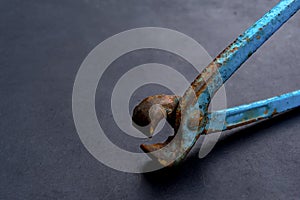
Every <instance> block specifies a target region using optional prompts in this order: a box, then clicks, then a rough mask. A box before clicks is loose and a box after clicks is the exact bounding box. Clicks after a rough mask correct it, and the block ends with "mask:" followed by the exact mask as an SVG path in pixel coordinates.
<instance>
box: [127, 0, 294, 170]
mask: <svg viewBox="0 0 300 200" xmlns="http://www.w3.org/2000/svg"><path fill="white" fill-rule="evenodd" d="M299 8H300V0H282V1H280V2H279V3H278V4H277V5H276V6H275V7H274V8H272V9H271V10H270V11H269V12H267V13H266V14H265V15H264V16H263V17H262V18H260V19H259V20H258V21H257V22H256V23H254V24H253V25H252V26H251V27H250V28H248V29H247V30H246V31H245V32H244V33H243V34H241V35H240V36H239V37H238V38H237V39H236V40H235V41H234V42H233V43H231V44H230V45H229V46H228V47H226V48H225V49H224V51H222V52H221V53H220V54H219V55H218V56H217V57H216V58H215V59H214V60H213V61H212V62H211V63H210V64H209V65H208V66H207V67H206V68H205V69H204V70H203V71H202V72H201V73H200V74H199V75H198V76H197V77H196V79H195V80H194V81H193V82H192V83H191V85H190V87H189V88H188V89H187V90H186V92H185V93H184V95H183V96H182V97H179V96H172V95H155V96H151V97H148V98H146V99H144V100H143V101H142V102H141V103H140V104H139V105H137V106H136V107H135V109H134V111H133V116H132V119H133V121H134V122H135V123H136V124H137V125H139V126H147V127H149V132H150V134H152V133H153V131H154V129H155V128H156V126H157V124H158V123H159V121H160V120H162V119H163V118H166V120H167V121H168V123H169V124H170V125H171V126H172V127H173V129H174V134H173V135H172V136H170V137H169V138H168V139H167V140H166V141H165V142H163V143H157V144H142V145H141V148H142V150H143V151H144V152H146V153H149V155H150V156H151V157H153V158H154V159H156V160H157V161H159V162H160V163H161V164H162V165H164V166H170V165H174V164H177V163H179V162H181V161H182V160H183V159H184V158H185V157H186V155H187V154H188V153H189V152H190V150H191V148H192V147H193V146H194V144H195V142H196V141H197V139H198V138H199V136H200V135H206V134H210V133H213V132H218V131H224V130H228V129H232V128H236V127H239V126H242V125H246V124H251V123H254V122H257V121H259V120H263V119H267V118H271V117H273V116H275V115H278V114H280V113H283V112H286V111H288V110H291V109H294V108H296V107H299V106H300V90H298V91H294V92H291V93H287V94H283V95H280V96H276V97H273V98H270V99H266V100H261V101H258V102H254V103H250V104H247V105H242V106H238V107H233V108H229V109H225V110H220V111H213V112H209V110H208V107H209V104H210V102H211V99H212V98H213V96H214V95H215V93H216V92H217V91H218V89H219V88H220V87H221V86H222V85H223V84H224V83H225V82H226V81H227V80H228V79H229V78H230V77H231V76H232V74H234V72H236V70H237V69H238V68H239V67H240V66H241V65H242V64H243V63H244V62H245V61H246V60H247V59H248V58H249V57H250V56H251V55H252V54H253V53H255V51H256V50H257V49H258V48H259V47H260V46H261V45H262V44H263V43H264V42H265V41H267V40H268V39H269V38H270V37H271V36H272V34H273V33H275V32H276V31H277V30H278V29H279V28H280V27H281V26H282V25H283V24H284V23H285V22H286V21H287V20H289V19H290V18H291V17H292V16H293V15H294V14H295V13H296V12H297V11H298V10H299Z"/></svg>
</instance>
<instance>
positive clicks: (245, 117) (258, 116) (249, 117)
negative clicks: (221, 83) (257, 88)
mask: <svg viewBox="0 0 300 200" xmlns="http://www.w3.org/2000/svg"><path fill="white" fill-rule="evenodd" d="M297 107H300V90H297V91H294V92H291V93H287V94H283V95H280V96H276V97H272V98H270V99H266V100H261V101H257V102H254V103H250V104H246V105H242V106H237V107H233V108H229V109H225V110H219V111H216V112H213V113H211V114H209V115H208V119H209V120H208V121H209V123H208V124H207V125H206V128H205V129H206V131H207V132H208V133H211V132H217V131H224V130H228V129H232V128H235V127H238V126H242V125H245V124H250V123H252V122H256V121H259V120H263V119H267V118H270V117H273V116H274V115H277V114H280V113H283V112H286V111H288V110H291V109H293V108H297ZM224 116H226V117H225V123H224Z"/></svg>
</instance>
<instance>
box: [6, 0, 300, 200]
mask: <svg viewBox="0 0 300 200" xmlns="http://www.w3.org/2000/svg"><path fill="white" fill-rule="evenodd" d="M277 2H278V1H275V0H268V1H267V0H265V1H258V0H253V1H246V0H244V1H241V0H205V1H201V0H186V1H181V0H173V1H171V0H170V1H161V0H157V1H150V0H149V1H148V0H143V1H141V0H136V1H133V0H126V1H114V0H109V1H101V0H64V1H62V0H44V1H38V0H36V1H33V0H26V1H24V0H1V2H0V34H1V35H0V55H1V56H0V69H1V71H0V72H1V73H0V87H1V88H0V92H1V101H0V118H1V120H0V134H1V139H0V164H1V166H0V176H1V177H0V199H20V200H21V199H22V200H23V199H72V200H74V199H157V198H159V199H299V198H300V190H299V188H300V170H299V167H300V145H299V144H300V134H299V129H300V123H299V120H300V115H299V109H298V110H295V111H293V112H290V113H288V114H285V115H282V116H280V117H277V118H275V119H273V120H270V121H268V122H264V123H261V124H257V125H254V126H250V127H247V128H242V129H239V130H234V131H229V132H227V133H224V136H223V137H222V138H221V141H219V143H218V144H217V146H216V147H215V148H214V149H213V151H212V152H211V153H210V154H209V155H208V156H207V157H206V158H204V159H202V160H200V159H198V157H197V150H199V146H197V147H195V149H196V150H195V151H194V152H193V153H192V154H191V155H190V156H189V157H188V159H187V160H186V161H185V163H184V164H182V165H181V166H180V167H178V168H176V169H172V170H162V171H159V172H155V173H149V174H128V173H123V172H118V171H115V170H113V169H110V168H108V167H106V166H104V165H103V164H101V163H99V162H98V161H97V160H95V159H94V158H93V157H92V156H91V155H90V154H89V153H88V152H87V150H86V149H85V148H84V146H83V145H82V143H81V141H80V139H79V137H78V135H77V133H76V130H75V126H74V122H73V118H72V109H71V97H72V96H71V95H72V87H73V82H74V79H75V75H76V72H77V70H78V69H79V66H80V64H81V62H82V61H83V59H84V58H85V57H86V56H87V54H88V53H89V52H90V51H91V50H92V49H93V48H94V47H95V46H96V45H97V44H99V43H100V42H101V41H103V40H105V39H106V38H108V37H109V36H112V35H114V34H116V33H119V32H121V31H124V30H127V29H131V28H136V27H145V26H158V27H165V28H170V29H174V30H178V31H180V32H183V33H185V34H187V35H189V36H191V37H192V38H194V39H195V40H197V41H198V42H199V43H200V44H202V45H203V46H204V47H205V48H206V50H207V51H208V52H209V53H210V55H211V56H212V57H214V56H216V55H217V54H218V53H219V52H220V51H221V50H222V49H223V48H225V47H226V46H227V45H228V44H229V43H230V42H231V41H233V40H234V39H235V37H236V36H238V35H239V34H240V33H242V32H243V31H244V30H245V29H246V28H247V27H248V26H250V25H251V24H252V23H253V22H255V21H256V20H257V19H259V17H261V16H262V15H263V14H264V13H265V12H266V11H267V10H269V9H270V8H272V7H273V6H274V5H275V4H276V3H277ZM299 33H300V13H298V14H297V15H295V16H294V17H293V18H292V19H291V20H290V21H289V22H288V23H287V24H286V25H284V27H283V28H282V29H281V30H279V31H278V32H277V33H276V34H275V35H274V36H273V37H272V38H271V39H270V40H269V41H268V42H267V43H266V44H265V45H264V46H263V47H262V48H260V49H259V50H258V52H257V53H256V54H255V55H253V57H252V58H251V59H250V60H249V61H247V62H246V63H245V64H244V66H243V67H242V68H241V69H240V70H238V72H237V73H235V74H234V76H233V77H232V78H231V79H230V80H229V81H228V82H227V84H226V91H227V97H228V99H227V101H228V106H235V105H240V104H243V103H249V102H251V101H255V100H259V99H263V98H267V97H271V96H274V95H278V94H282V93H285V92H289V91H293V90H297V89H299V88H300V79H299V76H300V70H299V63H300V57H299V50H300V49H299V48H300V47H299V46H300V37H299ZM154 61H155V62H160V63H163V64H168V65H170V66H172V67H174V68H176V69H178V70H179V71H181V72H182V73H184V74H185V75H186V76H187V77H188V79H189V80H190V81H191V80H193V78H194V77H195V76H196V74H195V72H194V71H193V70H191V66H189V64H187V63H186V62H185V61H184V60H182V59H180V58H178V57H176V56H174V55H172V54H168V53H166V52H159V51H154V50H152V51H138V52H134V53H132V54H130V55H126V56H123V57H122V58H120V59H118V60H117V61H116V62H115V63H113V64H112V66H111V68H110V70H108V71H107V73H106V76H105V78H104V79H105V80H109V81H111V83H112V84H113V83H114V82H115V81H116V80H117V78H118V77H120V76H121V75H122V72H126V70H128V69H130V68H131V67H133V66H135V65H137V64H142V63H147V62H154ZM104 82H105V81H104ZM100 84H101V83H100ZM103 84H104V86H106V87H104V88H103V87H101V89H99V91H98V93H97V113H98V118H99V121H100V122H104V124H105V127H106V129H108V130H110V136H109V137H110V138H111V139H112V141H113V142H115V143H116V144H118V145H119V146H121V147H123V148H128V149H131V150H133V151H137V152H140V150H139V148H138V145H139V143H141V142H142V141H139V140H132V139H130V137H129V136H124V134H122V132H121V131H120V130H119V129H118V128H117V127H116V125H115V124H114V123H113V118H112V115H111V113H110V110H109V107H107V105H109V104H108V103H109V102H108V100H109V98H110V95H111V89H112V87H113V86H111V84H110V83H107V82H105V83H103ZM105 84H106V85H105ZM163 91H166V89H165V88H162V87H158V86H156V85H152V86H145V87H143V88H141V89H139V90H138V91H137V92H136V93H135V95H134V97H133V98H132V102H131V103H132V105H131V107H130V108H132V107H133V105H135V104H136V103H137V102H138V101H139V100H140V99H142V98H143V97H146V96H148V95H151V94H156V93H160V92H163ZM101 97H103V99H102V98H101Z"/></svg>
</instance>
